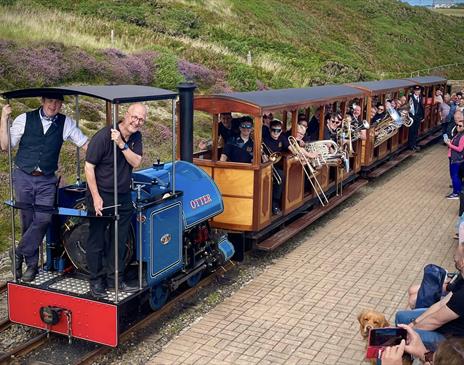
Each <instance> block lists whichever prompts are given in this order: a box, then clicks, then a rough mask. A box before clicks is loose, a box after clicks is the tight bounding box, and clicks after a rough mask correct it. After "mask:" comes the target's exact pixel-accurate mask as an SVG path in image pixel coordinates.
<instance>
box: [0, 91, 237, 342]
mask: <svg viewBox="0 0 464 365" xmlns="http://www.w3.org/2000/svg"><path fill="white" fill-rule="evenodd" d="M180 90H181V92H183V91H185V92H186V93H187V94H188V97H189V98H190V100H191V99H192V88H191V87H190V85H184V86H182V85H181V86H180ZM48 93H53V94H61V95H64V96H69V97H74V98H75V101H76V116H75V117H76V120H77V121H78V120H79V97H80V96H82V95H84V96H87V97H92V98H97V99H100V100H103V101H105V102H106V106H107V108H106V110H107V122H108V123H111V124H112V126H113V128H116V126H117V123H118V120H119V107H120V106H121V105H122V104H125V103H132V102H158V101H164V102H167V103H168V104H169V103H171V109H172V130H173V140H172V156H173V159H172V161H174V157H175V156H176V141H175V133H174V131H175V115H176V112H175V111H176V110H175V108H176V104H175V101H176V99H177V93H175V92H172V91H168V90H163V89H158V88H153V87H145V86H128V85H125V86H82V87H60V88H41V89H24V90H15V91H11V92H6V93H4V94H3V97H4V98H5V99H7V100H9V99H17V98H26V97H37V96H44V95H47V94H48ZM145 138H146V139H148V138H150V136H149V135H146V136H145ZM116 148H117V146H116V144H114V150H113V153H114V156H116ZM77 155H78V156H79V151H77ZM9 161H10V176H11V172H12V169H13V164H12V153H11V147H10V148H9ZM77 161H78V162H77V165H76V166H77V170H76V171H77V182H76V183H75V184H72V185H67V186H63V187H59V188H58V187H57V199H56V205H55V206H53V207H47V209H48V212H50V213H53V224H52V225H51V226H50V228H49V231H48V233H47V237H46V244H45V252H46V255H45V256H46V259H45V260H44V261H43V262H42V263H41V267H40V271H39V273H38V275H37V276H36V278H35V280H34V281H32V282H31V283H25V282H22V281H20V280H19V278H16V277H14V279H13V280H12V281H10V282H8V312H9V318H10V320H11V321H12V322H16V323H20V324H24V325H28V326H31V327H36V328H41V329H44V330H47V331H52V332H56V333H61V334H64V335H67V336H69V338H70V339H71V338H73V337H75V338H80V339H85V340H89V341H93V342H97V343H101V344H105V345H109V346H116V345H118V339H119V335H120V334H121V333H122V332H123V331H125V330H126V329H128V328H129V327H130V326H132V325H133V324H134V323H136V322H137V321H138V320H140V319H141V318H142V317H143V315H144V313H145V310H146V309H150V307H151V309H152V310H156V309H158V308H160V307H161V306H162V305H163V304H164V303H165V302H166V300H167V298H168V296H169V293H170V292H171V291H173V290H176V289H177V288H178V287H179V286H180V285H182V284H183V283H186V284H187V285H189V286H193V285H195V284H196V283H197V282H198V281H199V280H200V278H201V276H202V274H203V273H206V272H211V271H214V270H215V269H216V268H218V267H220V266H221V265H223V264H224V263H225V262H226V261H227V260H229V259H230V258H231V257H232V255H233V253H234V249H233V246H232V244H231V243H230V242H229V241H228V240H227V237H226V236H224V235H223V234H220V232H217V231H216V230H212V229H211V228H210V225H209V219H210V218H211V217H213V216H215V215H217V214H220V213H221V212H222V211H223V202H222V197H221V194H220V192H219V190H218V189H217V187H216V185H215V183H214V182H213V181H212V180H211V179H210V177H209V176H208V175H207V174H206V173H205V172H204V171H203V170H202V169H200V168H198V167H196V166H195V165H193V164H191V163H189V162H186V161H176V162H169V163H165V164H163V163H159V161H158V163H154V164H153V165H151V166H149V167H147V168H144V169H141V170H138V171H135V172H134V173H133V176H132V192H131V195H132V201H133V205H134V214H133V218H132V234H131V235H130V239H129V240H128V243H127V246H128V248H129V249H128V250H126V251H127V252H128V254H127V255H126V260H125V261H126V264H127V267H126V271H127V275H128V276H129V277H130V276H131V277H132V278H133V282H137V283H138V286H139V290H138V291H137V292H135V293H129V292H124V291H123V290H121V289H120V288H119V287H118V285H119V282H118V274H117V273H118V257H117V252H118V250H117V249H116V250H115V251H116V255H115V256H116V257H115V289H114V290H108V291H107V296H106V297H105V298H103V299H95V298H94V297H92V296H91V295H90V292H89V283H88V280H87V276H86V265H85V248H86V240H87V234H88V233H87V230H88V221H89V220H90V219H103V218H101V217H96V216H91V215H90V214H89V213H88V212H87V211H86V210H85V209H83V208H85V202H84V198H85V194H86V189H87V187H86V183H85V182H82V181H81V179H80V164H79V159H78V160H77ZM117 168H118V166H117V160H116V158H115V159H114V189H115V190H114V191H115V194H114V199H115V203H116V204H115V206H114V207H108V208H110V209H113V210H114V212H113V214H112V223H111V224H113V225H114V232H115V233H114V234H115V241H114V242H112V243H111V244H114V245H117V244H116V242H117V241H118V239H117V237H118V204H117V178H116V176H117V173H116V172H117ZM10 185H11V179H10ZM10 195H11V196H10V200H9V201H8V202H7V204H8V205H9V206H10V207H11V213H12V214H11V216H12V219H11V228H12V236H13V237H12V242H15V230H16V229H15V220H14V215H15V211H16V210H17V209H40V208H39V207H34V206H32V207H24V206H23V205H21V202H18V201H16V200H15V197H14V192H13V189H12V188H10ZM116 247H117V246H116ZM14 248H15V245H12V249H13V252H14ZM13 272H15V267H14V262H13Z"/></svg>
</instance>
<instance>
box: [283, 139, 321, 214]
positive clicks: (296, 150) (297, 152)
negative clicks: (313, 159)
mask: <svg viewBox="0 0 464 365" xmlns="http://www.w3.org/2000/svg"><path fill="white" fill-rule="evenodd" d="M288 142H289V143H290V151H292V153H293V156H295V157H296V158H297V159H298V161H299V162H300V164H301V166H302V167H303V171H304V173H305V174H306V177H307V178H308V180H309V182H310V184H311V186H312V188H313V190H314V192H315V193H316V195H317V197H318V199H319V201H320V202H321V205H322V206H325V205H326V204H328V203H329V199H327V196H326V195H325V193H324V190H323V189H322V186H321V184H319V181H318V180H317V177H316V175H315V173H314V172H315V170H314V168H313V167H312V166H311V163H310V162H309V160H308V158H307V157H306V155H305V154H304V153H303V149H302V148H301V147H300V145H299V144H298V141H297V140H296V138H295V137H293V136H289V137H288ZM313 180H314V181H313Z"/></svg>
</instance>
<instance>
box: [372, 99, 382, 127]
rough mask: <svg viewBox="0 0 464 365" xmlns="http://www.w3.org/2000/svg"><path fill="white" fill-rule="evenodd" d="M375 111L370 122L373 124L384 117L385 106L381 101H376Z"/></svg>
mask: <svg viewBox="0 0 464 365" xmlns="http://www.w3.org/2000/svg"><path fill="white" fill-rule="evenodd" d="M376 110H377V113H376V114H375V115H374V116H373V117H372V119H371V124H372V125H373V126H375V125H376V124H377V123H379V122H380V121H381V120H382V119H383V118H385V106H384V105H383V104H382V103H377V108H376Z"/></svg>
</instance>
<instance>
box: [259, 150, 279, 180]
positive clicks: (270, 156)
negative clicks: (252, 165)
mask: <svg viewBox="0 0 464 365" xmlns="http://www.w3.org/2000/svg"><path fill="white" fill-rule="evenodd" d="M261 158H262V160H263V162H268V161H271V163H272V164H271V170H272V177H273V178H274V180H275V182H276V184H277V185H281V184H282V178H281V177H280V175H279V173H278V172H277V169H276V168H275V167H274V164H276V163H277V162H279V161H280V159H281V158H282V155H281V154H280V152H272V151H271V149H270V148H269V147H268V146H267V145H266V143H264V142H261Z"/></svg>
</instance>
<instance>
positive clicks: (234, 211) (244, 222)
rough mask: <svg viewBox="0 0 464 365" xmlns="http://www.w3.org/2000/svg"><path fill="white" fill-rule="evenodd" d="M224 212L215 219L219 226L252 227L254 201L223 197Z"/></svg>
mask: <svg viewBox="0 0 464 365" xmlns="http://www.w3.org/2000/svg"><path fill="white" fill-rule="evenodd" d="M223 201H224V212H222V213H221V214H219V215H218V216H216V217H214V218H213V221H214V222H216V223H217V224H220V223H226V224H228V225H229V226H234V225H240V226H250V227H251V226H252V223H253V199H252V198H235V197H229V196H223Z"/></svg>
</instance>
